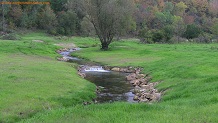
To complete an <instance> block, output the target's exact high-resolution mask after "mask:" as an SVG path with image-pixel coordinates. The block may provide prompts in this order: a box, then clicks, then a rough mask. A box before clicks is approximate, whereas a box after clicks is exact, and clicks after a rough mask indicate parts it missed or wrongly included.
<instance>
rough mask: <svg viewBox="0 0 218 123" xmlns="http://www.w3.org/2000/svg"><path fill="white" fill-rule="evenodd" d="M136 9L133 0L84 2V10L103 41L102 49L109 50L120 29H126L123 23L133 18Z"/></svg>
mask: <svg viewBox="0 0 218 123" xmlns="http://www.w3.org/2000/svg"><path fill="white" fill-rule="evenodd" d="M134 7H135V6H134V1H133V0H119V1H117V0H84V9H85V10H86V12H87V14H88V15H89V16H88V17H89V20H90V21H91V23H92V24H93V26H94V28H95V31H96V34H97V35H98V37H99V39H100V41H101V49H103V50H107V49H108V46H109V44H110V43H111V42H112V40H113V38H114V36H115V35H116V34H118V32H119V31H120V29H118V28H121V27H124V26H121V22H122V21H124V19H126V18H129V17H131V16H132V14H133V9H132V8H134ZM125 21H129V19H126V20H125ZM124 28H125V27H124Z"/></svg>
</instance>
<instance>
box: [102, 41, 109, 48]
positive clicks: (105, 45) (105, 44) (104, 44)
mask: <svg viewBox="0 0 218 123" xmlns="http://www.w3.org/2000/svg"><path fill="white" fill-rule="evenodd" d="M108 46H109V44H108V43H107V42H102V43H101V49H102V50H108Z"/></svg>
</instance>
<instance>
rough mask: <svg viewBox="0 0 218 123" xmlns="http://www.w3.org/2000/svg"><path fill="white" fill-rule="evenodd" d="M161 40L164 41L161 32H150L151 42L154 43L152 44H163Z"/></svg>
mask: <svg viewBox="0 0 218 123" xmlns="http://www.w3.org/2000/svg"><path fill="white" fill-rule="evenodd" d="M163 39H164V32H163V31H162V30H154V31H152V40H153V41H154V43H156V42H159V43H160V42H163Z"/></svg>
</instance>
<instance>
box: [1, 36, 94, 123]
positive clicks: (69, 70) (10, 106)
mask: <svg viewBox="0 0 218 123" xmlns="http://www.w3.org/2000/svg"><path fill="white" fill-rule="evenodd" d="M21 37H22V39H21V40H15V41H10V40H0V75H1V77H0V122H15V121H19V120H21V119H22V118H28V117H30V116H33V115H34V114H36V113H38V112H44V111H47V110H52V109H59V108H63V107H70V106H71V107H72V106H74V105H77V104H81V103H82V101H83V100H90V99H91V98H93V97H94V96H95V95H94V90H95V86H94V85H93V84H91V83H89V82H87V81H85V80H84V79H81V78H80V77H79V76H78V75H77V70H76V69H75V68H74V67H73V66H72V64H68V63H64V62H58V61H57V60H56V59H55V58H56V56H58V54H56V53H55V50H56V49H58V48H60V47H57V46H55V45H53V44H54V43H58V42H60V40H55V39H54V38H52V37H48V36H46V35H45V34H43V33H31V34H25V35H22V36H21ZM35 40H36V41H35ZM37 40H40V41H43V42H40V41H37Z"/></svg>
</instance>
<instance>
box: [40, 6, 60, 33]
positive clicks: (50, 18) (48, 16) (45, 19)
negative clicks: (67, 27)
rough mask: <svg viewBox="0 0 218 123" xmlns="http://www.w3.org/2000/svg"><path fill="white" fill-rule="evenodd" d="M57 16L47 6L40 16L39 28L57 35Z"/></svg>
mask: <svg viewBox="0 0 218 123" xmlns="http://www.w3.org/2000/svg"><path fill="white" fill-rule="evenodd" d="M56 25H57V20H56V15H55V14H54V12H53V10H52V9H51V8H50V6H48V5H47V6H45V8H43V9H42V10H41V12H39V14H38V27H40V28H41V29H45V30H47V31H48V33H51V34H56Z"/></svg>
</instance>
